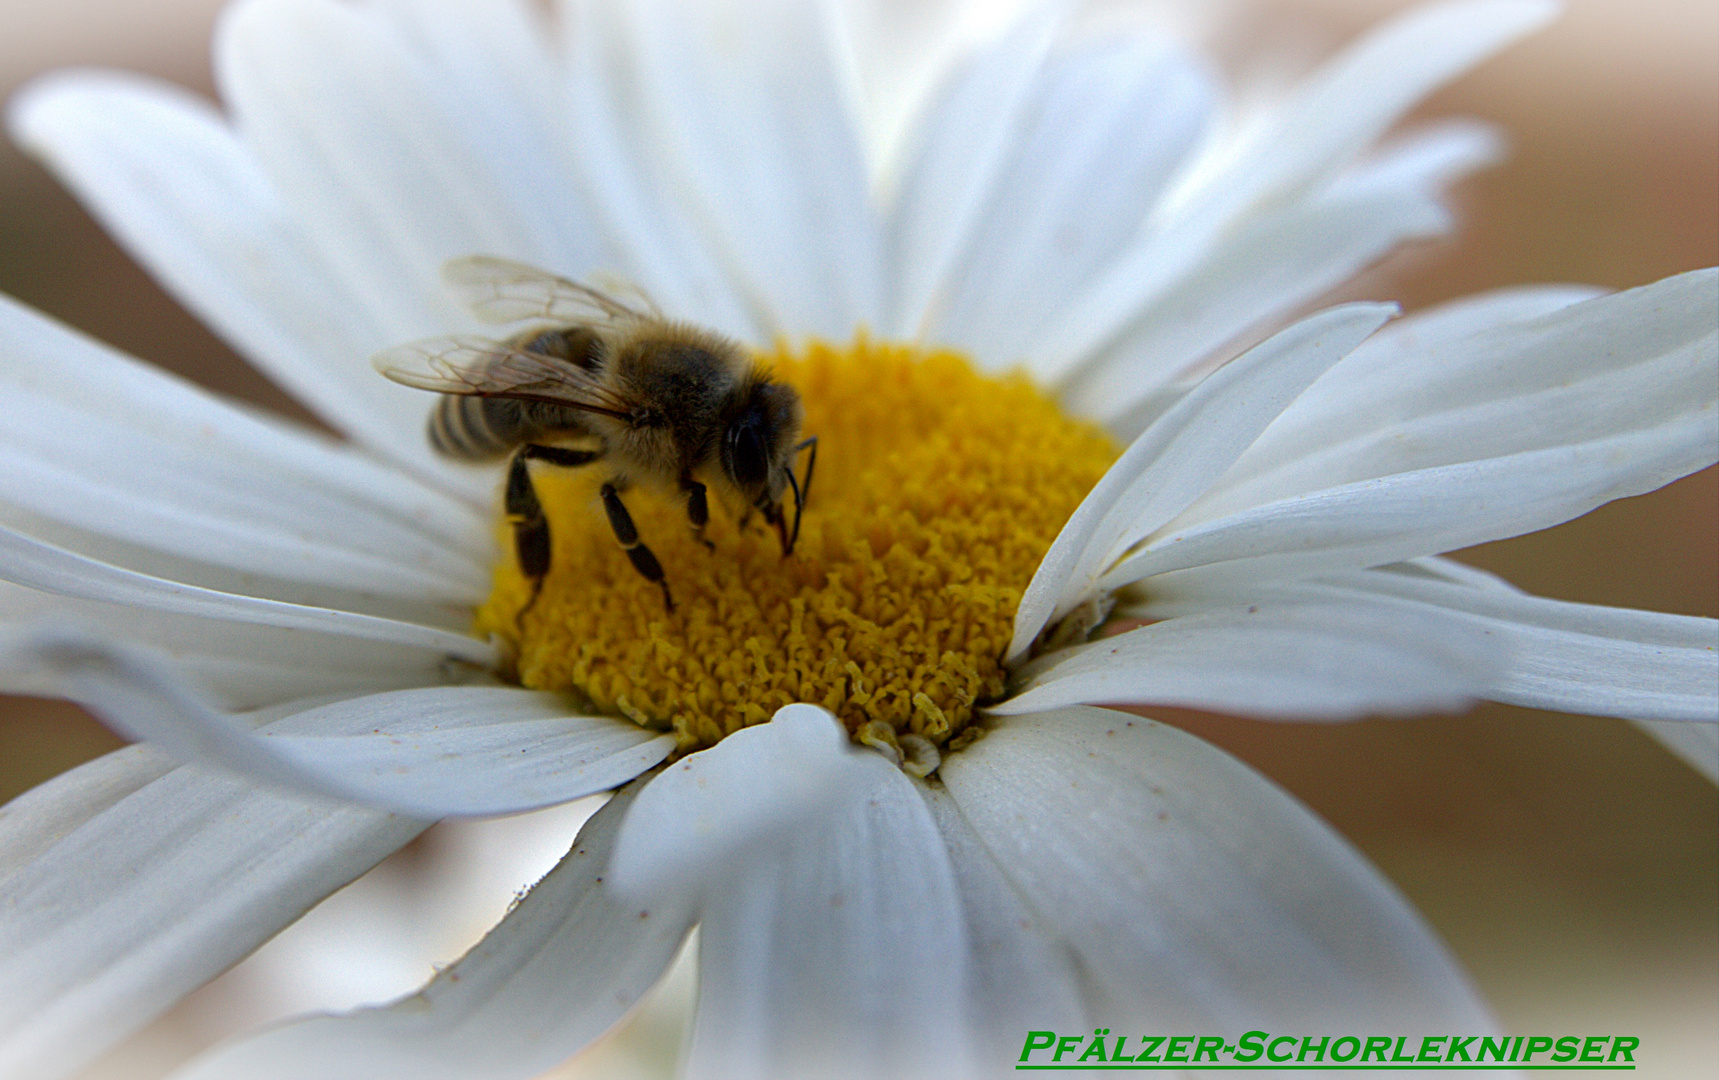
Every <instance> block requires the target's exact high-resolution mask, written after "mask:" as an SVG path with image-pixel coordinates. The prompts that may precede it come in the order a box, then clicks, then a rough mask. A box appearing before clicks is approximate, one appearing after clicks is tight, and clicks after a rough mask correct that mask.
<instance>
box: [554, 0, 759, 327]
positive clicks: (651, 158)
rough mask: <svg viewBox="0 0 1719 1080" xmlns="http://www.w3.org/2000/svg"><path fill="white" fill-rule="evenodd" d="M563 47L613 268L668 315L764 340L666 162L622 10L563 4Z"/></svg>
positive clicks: (588, 180) (753, 310)
mask: <svg viewBox="0 0 1719 1080" xmlns="http://www.w3.org/2000/svg"><path fill="white" fill-rule="evenodd" d="M554 7H555V23H556V29H557V30H558V36H557V43H558V44H559V46H560V50H561V52H562V54H563V55H565V56H566V58H567V60H566V71H565V80H564V91H563V93H562V94H561V95H560V96H559V99H558V100H559V101H561V102H564V103H565V106H566V108H567V111H568V121H569V123H570V124H571V127H572V140H573V141H572V142H571V144H570V147H571V151H572V153H573V155H574V157H575V158H576V159H577V162H578V174H577V175H578V179H579V181H580V185H581V186H580V187H579V189H578V197H579V198H581V200H582V201H584V202H587V203H588V204H589V205H590V207H591V211H592V213H593V214H596V215H598V216H600V217H601V219H602V221H603V223H604V225H605V231H606V233H607V234H608V236H609V237H610V248H611V251H612V259H613V260H614V262H613V267H612V269H614V270H615V271H616V272H618V273H620V274H621V275H623V276H624V277H626V278H628V279H630V280H633V281H636V282H637V283H638V284H639V285H641V286H643V287H644V288H646V289H647V290H648V291H649V292H650V294H651V296H652V297H653V298H654V299H655V300H656V301H657V302H658V303H659V304H660V305H661V306H662V308H663V310H664V311H671V312H674V313H675V314H676V315H677V316H678V317H681V318H686V319H689V320H692V321H694V322H697V323H699V324H700V325H703V326H708V327H711V328H712V329H715V330H720V331H722V332H724V333H727V334H732V335H733V336H735V337H737V338H740V339H741V340H745V341H751V342H753V343H754V344H759V345H763V344H766V343H768V342H769V341H770V340H771V336H772V334H773V333H774V331H773V329H772V328H771V318H772V316H771V315H770V312H769V310H768V308H767V306H765V307H760V306H759V304H760V303H761V300H760V298H759V297H757V296H755V295H748V294H747V288H746V287H745V286H744V285H743V284H741V282H742V281H743V279H744V274H743V273H742V272H741V270H740V268H738V267H736V266H734V265H732V264H731V263H730V262H725V261H724V253H723V252H722V251H721V250H720V244H719V243H718V242H714V241H712V239H711V238H710V237H709V235H708V232H707V231H706V230H704V229H702V228H701V225H700V222H699V221H698V220H697V216H696V214H695V213H694V212H693V210H692V209H690V207H689V202H690V200H689V199H688V198H687V197H686V193H685V191H684V185H683V184H682V183H681V178H680V177H679V176H677V175H674V174H673V171H672V170H670V169H665V168H664V167H663V164H662V161H661V160H660V158H661V154H662V151H663V145H662V140H660V139H659V138H657V137H656V129H655V128H654V126H653V124H652V122H651V120H650V119H649V115H648V109H649V105H648V102H647V101H646V100H645V99H646V97H647V95H646V94H645V93H644V92H643V88H642V86H641V84H640V79H641V76H640V74H639V72H638V69H637V65H636V63H635V58H634V56H633V50H632V49H631V48H630V47H629V45H628V43H627V32H626V28H625V26H624V25H623V24H624V22H625V19H624V14H623V12H622V11H621V10H619V6H618V5H615V4H611V3H607V2H604V0H559V2H557V3H556V4H555V5H554Z"/></svg>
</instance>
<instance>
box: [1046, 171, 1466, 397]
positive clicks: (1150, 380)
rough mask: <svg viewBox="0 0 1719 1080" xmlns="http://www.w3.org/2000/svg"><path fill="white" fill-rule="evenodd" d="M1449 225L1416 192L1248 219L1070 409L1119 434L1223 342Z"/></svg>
mask: <svg viewBox="0 0 1719 1080" xmlns="http://www.w3.org/2000/svg"><path fill="white" fill-rule="evenodd" d="M1449 225H1450V215H1449V214H1448V213H1446V212H1445V210H1444V209H1443V208H1442V207H1441V206H1439V204H1438V202H1437V201H1436V200H1435V199H1434V198H1432V197H1431V196H1429V195H1424V194H1422V193H1420V192H1415V191H1410V192H1406V193H1404V192H1386V193H1382V194H1364V195H1351V196H1344V197H1331V198H1326V199H1320V200H1318V201H1316V202H1311V203H1307V204H1303V205H1299V206H1296V207H1295V208H1293V209H1290V210H1285V211H1283V212H1281V213H1278V214H1274V215H1272V216H1271V217H1269V218H1264V219H1261V220H1259V221H1256V222H1250V223H1248V227H1247V228H1245V229H1242V230H1239V231H1238V233H1237V234H1236V235H1235V236H1234V237H1233V238H1231V239H1229V240H1226V241H1225V242H1224V243H1222V244H1220V245H1218V246H1217V247H1215V248H1214V249H1213V251H1212V252H1211V254H1210V255H1209V256H1208V257H1207V258H1206V260H1205V261H1204V262H1202V263H1201V264H1200V265H1199V266H1197V267H1192V268H1190V270H1189V272H1188V273H1187V274H1186V275H1184V276H1183V277H1182V279H1181V280H1180V281H1179V282H1178V283H1177V284H1176V287H1175V288H1173V289H1170V290H1169V291H1167V292H1166V293H1165V294H1164V295H1163V296H1161V297H1159V298H1158V299H1157V300H1156V301H1154V302H1153V303H1152V304H1151V305H1149V306H1147V307H1145V308H1143V309H1142V310H1141V312H1140V315H1139V318H1138V319H1137V321H1136V329H1135V330H1133V331H1131V332H1130V333H1128V334H1126V335H1124V336H1123V337H1122V338H1121V339H1120V340H1119V341H1118V342H1117V343H1116V344H1115V345H1114V346H1112V347H1110V348H1109V349H1107V350H1106V351H1105V353H1104V354H1103V356H1102V359H1101V360H1099V361H1097V362H1094V363H1092V364H1089V365H1087V367H1085V368H1084V369H1083V370H1082V371H1081V372H1080V373H1079V374H1078V375H1077V376H1076V377H1074V378H1072V379H1070V380H1068V381H1067V382H1066V383H1065V384H1064V386H1063V388H1062V390H1061V392H1060V393H1059V395H1058V396H1059V397H1060V398H1061V399H1062V402H1063V405H1064V406H1065V407H1066V408H1067V409H1068V410H1069V411H1070V412H1073V413H1076V414H1078V415H1081V416H1089V417H1092V418H1093V419H1095V420H1098V421H1100V422H1102V423H1104V424H1105V425H1107V426H1109V427H1111V429H1112V430H1113V431H1114V430H1116V429H1117V427H1118V426H1119V421H1123V420H1125V418H1126V417H1127V416H1128V415H1129V414H1130V413H1132V412H1133V411H1134V410H1135V409H1137V408H1138V407H1139V405H1140V402H1141V401H1142V400H1143V399H1145V398H1146V397H1147V396H1148V395H1150V394H1152V393H1153V392H1155V391H1158V390H1161V389H1163V387H1164V386H1166V385H1167V384H1169V383H1170V382H1171V380H1172V379H1173V378H1175V377H1176V376H1178V375H1180V374H1182V373H1183V372H1185V371H1187V370H1189V369H1190V368H1194V367H1198V366H1199V364H1200V362H1201V361H1202V360H1205V359H1207V358H1209V357H1211V356H1212V355H1213V354H1215V353H1218V352H1219V351H1220V350H1221V349H1222V347H1223V346H1226V345H1230V344H1232V343H1233V342H1235V341H1236V339H1237V338H1239V337H1242V336H1243V335H1245V334H1247V333H1249V332H1251V331H1254V330H1256V329H1257V328H1258V327H1260V326H1262V325H1266V324H1268V323H1269V322H1270V321H1271V320H1273V319H1275V318H1280V317H1282V316H1283V315H1286V314H1288V313H1290V312H1292V311H1294V310H1295V309H1297V308H1300V307H1303V306H1305V305H1306V304H1308V303H1309V302H1311V301H1313V300H1314V299H1316V298H1318V297H1319V296H1321V295H1323V294H1324V293H1326V292H1329V291H1330V290H1331V289H1333V288H1335V287H1336V286H1338V285H1340V284H1342V283H1343V282H1344V281H1347V280H1348V279H1349V278H1351V277H1353V276H1354V275H1355V274H1356V273H1358V272H1359V271H1360V270H1362V269H1363V268H1365V267H1366V266H1368V265H1369V264H1371V263H1372V262H1374V261H1375V260H1377V259H1379V258H1380V257H1382V256H1383V255H1385V254H1386V253H1388V252H1389V251H1390V250H1391V249H1392V248H1394V247H1396V246H1397V245H1398V244H1399V243H1402V242H1403V241H1405V240H1408V239H1411V238H1414V237H1426V236H1436V235H1438V234H1439V233H1442V232H1445V231H1447V229H1448V228H1449Z"/></svg>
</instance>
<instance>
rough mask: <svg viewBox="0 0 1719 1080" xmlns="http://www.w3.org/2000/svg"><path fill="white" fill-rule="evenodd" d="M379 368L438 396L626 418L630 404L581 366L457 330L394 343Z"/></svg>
mask: <svg viewBox="0 0 1719 1080" xmlns="http://www.w3.org/2000/svg"><path fill="white" fill-rule="evenodd" d="M371 363H373V364H374V365H375V366H376V370H377V371H379V372H381V373H382V374H383V375H386V376H387V377H388V378H390V379H392V380H394V381H395V382H397V383H401V384H403V385H405V386H411V387H416V388H417V389H419V390H430V391H434V392H435V393H438V394H464V395H472V396H478V397H510V398H521V399H524V400H529V401H547V402H550V403H551V404H555V405H566V406H569V407H571V408H575V409H583V410H585V411H586V412H596V413H606V414H608V415H610V416H615V417H619V418H621V419H628V418H629V417H631V416H632V413H633V408H632V403H631V402H629V401H627V400H626V399H625V398H623V397H621V396H620V395H619V394H616V393H614V392H613V391H611V390H609V389H608V388H607V387H605V386H603V385H602V383H600V382H598V380H597V379H596V378H595V377H593V376H592V374H591V373H590V372H588V371H586V370H585V369H584V368H582V367H579V366H578V365H577V364H572V363H569V362H568V361H566V360H562V359H559V358H557V357H553V356H545V355H544V354H542V353H534V352H526V351H524V350H523V349H515V348H511V347H509V346H507V345H503V344H502V343H500V342H498V341H491V340H489V339H488V338H481V337H472V336H470V335H463V334H458V335H454V336H452V337H439V338H429V339H427V340H424V341H414V342H411V343H410V344H406V345H396V346H395V347H394V348H392V349H385V350H383V351H382V352H379V353H377V354H376V356H375V358H374V359H373V360H372V361H371Z"/></svg>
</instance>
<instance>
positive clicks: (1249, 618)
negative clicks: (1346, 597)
mask: <svg viewBox="0 0 1719 1080" xmlns="http://www.w3.org/2000/svg"><path fill="white" fill-rule="evenodd" d="M1510 648H1511V638H1510V635H1509V633H1508V632H1507V631H1506V630H1505V629H1504V628H1503V627H1499V628H1496V629H1493V628H1490V627H1485V626H1476V625H1475V624H1474V622H1473V621H1472V620H1469V619H1465V618H1461V617H1459V616H1455V615H1450V614H1446V613H1442V612H1438V611H1434V610H1431V609H1428V608H1424V607H1419V606H1417V605H1414V604H1404V603H1396V602H1392V601H1390V600H1386V599H1368V598H1365V597H1361V596H1356V597H1354V598H1353V599H1352V601H1351V602H1349V603H1335V602H1330V601H1326V602H1323V603H1321V602H1295V601H1277V602H1273V601H1271V600H1266V599H1263V598H1262V599H1260V600H1259V602H1257V603H1250V604H1243V605H1234V604H1232V605H1224V606H1221V607H1216V606H1215V607H1213V609H1211V610H1206V611H1202V612H1200V613H1198V614H1192V615H1184V616H1181V617H1180V618H1171V619H1167V620H1166V621H1164V622H1160V623H1155V624H1153V625H1151V626H1144V627H1141V628H1139V629H1137V630H1130V631H1128V632H1127V633H1124V634H1118V635H1116V636H1115V637H1110V638H1105V639H1103V640H1101V641H1095V642H1092V643H1090V644H1087V645H1081V646H1077V647H1075V648H1073V649H1068V650H1064V651H1062V652H1055V653H1050V654H1047V655H1046V656H1044V657H1042V658H1041V659H1039V660H1037V661H1035V662H1034V663H1033V664H1031V665H1029V666H1028V668H1027V669H1025V674H1026V675H1027V679H1026V681H1025V682H1024V683H1023V684H1022V685H1020V686H1019V687H1018V688H1016V689H1015V691H1014V692H1013V693H1012V694H1011V695H1010V697H1009V699H1008V700H1007V701H1004V702H1002V703H1000V704H997V705H993V706H990V707H988V708H987V710H986V711H987V712H989V713H994V714H997V715H1015V714H1019V713H1028V712H1036V711H1040V710H1044V709H1050V708H1056V707H1058V706H1062V705H1074V704H1088V703H1091V704H1097V703H1103V702H1125V703H1130V704H1154V705H1179V706H1186V707H1189V708H1196V709H1210V710H1213V711H1217V712H1228V713H1238V714H1241V715H1245V716H1266V717H1295V718H1300V719H1307V718H1324V719H1334V720H1341V719H1350V718H1354V717H1358V716H1363V715H1366V714H1369V713H1415V712H1433V711H1440V712H1445V711H1451V710H1456V709H1460V708H1463V707H1464V706H1466V705H1468V704H1469V703H1471V702H1472V701H1473V700H1474V699H1476V698H1478V697H1482V696H1486V695H1488V692H1489V691H1490V690H1491V688H1492V687H1493V686H1494V684H1495V683H1496V681H1497V679H1498V677H1499V675H1500V673H1501V672H1502V671H1503V669H1504V667H1505V665H1506V663H1507V657H1508V656H1509V650H1510Z"/></svg>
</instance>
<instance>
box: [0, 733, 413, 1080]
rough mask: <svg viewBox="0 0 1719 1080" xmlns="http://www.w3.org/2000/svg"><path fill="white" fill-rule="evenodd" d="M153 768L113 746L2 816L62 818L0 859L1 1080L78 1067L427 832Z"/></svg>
mask: <svg viewBox="0 0 1719 1080" xmlns="http://www.w3.org/2000/svg"><path fill="white" fill-rule="evenodd" d="M122 756H123V759H122ZM158 770H159V759H158V758H155V757H153V756H152V755H151V754H150V752H148V751H143V750H140V749H137V748H133V749H130V750H127V751H121V752H120V754H118V755H112V756H110V757H109V758H106V759H102V761H100V762H97V763H95V764H94V767H93V768H92V767H91V766H85V767H84V768H83V769H80V770H76V771H74V772H73V773H70V774H66V775H65V776H62V777H60V778H57V779H56V780H53V781H50V782H49V784H48V785H47V786H46V787H45V788H44V789H38V791H36V792H32V793H30V794H29V795H26V796H25V797H24V798H23V799H20V800H19V801H18V802H17V803H14V804H12V806H9V807H8V808H7V809H6V810H5V811H3V812H0V813H4V814H5V815H6V817H5V818H0V820H5V821H7V822H8V824H12V823H13V821H14V819H13V816H12V815H13V813H14V810H13V808H14V807H16V808H17V812H18V813H19V814H21V815H22V817H23V818H24V820H25V821H26V822H28V821H30V820H31V819H32V818H36V817H37V816H38V811H42V810H44V809H47V808H51V809H52V812H53V813H54V814H55V815H56V816H57V817H58V820H57V821H53V822H50V821H47V820H36V821H35V825H36V827H37V830H38V832H41V831H44V830H51V835H47V836H38V838H37V841H36V842H35V843H33V844H32V845H31V847H32V849H33V850H30V851H29V852H28V853H27V855H26V857H25V858H22V859H20V860H17V861H11V860H8V861H6V862H5V863H3V864H0V911H3V912H5V918H3V919H0V1077H5V1078H6V1080H52V1078H54V1077H60V1076H65V1075H68V1074H70V1073H72V1072H74V1071H75V1070H76V1069H78V1068H79V1067H80V1066H82V1065H84V1064H86V1063H87V1062H89V1061H90V1060H91V1059H93V1058H95V1057H97V1056H99V1055H100V1054H101V1053H102V1052H103V1051H104V1050H106V1049H108V1048H109V1047H111V1046H113V1045H114V1044H116V1043H118V1042H120V1041H122V1040H123V1039H124V1038H126V1036H128V1035H130V1034H131V1033H132V1032H134V1031H136V1030H137V1029H139V1028H141V1027H142V1026H143V1025H145V1024H146V1023H148V1022H149V1021H150V1020H152V1019H154V1018H155V1017H156V1016H158V1015H160V1014H161V1013H162V1012H165V1011H166V1010H167V1009H168V1008H169V1007H171V1006H172V1005H173V1003H174V1002H175V1001H177V1000H178V999H179V998H180V997H182V996H183V995H185V994H186V993H189V992H190V991H191V990H193V989H195V988H196V987H197V986H199V985H201V984H202V983H203V982H205V981H207V980H208V979H210V978H213V977H214V976H215V975H217V974H219V973H220V972H221V971H223V970H225V969H226V968H227V967H228V966H230V965H231V964H233V963H234V962H235V961H237V960H239V959H240V958H241V957H243V956H245V955H246V954H248V953H250V952H251V950H253V949H255V948H256V947H257V946H258V945H261V944H262V943H263V942H264V941H266V940H268V939H269V938H270V937H272V936H273V935H274V934H275V933H276V932H277V931H279V930H280V929H281V928H282V927H284V926H286V925H287V924H288V923H291V922H292V921H294V920H295V919H297V918H298V917H299V916H300V915H302V914H304V913H305V911H307V910H308V909H309V908H310V907H311V906H312V905H314V904H315V903H316V902H317V901H319V900H321V899H322V898H323V897H324V896H327V895H328V894H329V893H331V892H333V891H334V890H336V889H338V888H340V887H341V886H342V885H345V884H346V883H347V882H349V881H351V880H352V879H353V878H355V877H357V876H358V875H359V874H362V873H363V872H364V871H366V870H368V869H369V868H370V867H372V866H374V865H375V864H376V863H377V862H379V861H381V860H382V859H383V858H384V857H385V856H387V855H388V854H389V853H390V852H392V851H394V850H395V849H397V848H399V847H400V846H401V845H403V844H405V843H406V842H407V841H408V840H410V839H411V838H412V837H414V836H416V835H417V834H418V833H419V832H420V831H422V830H423V828H424V826H425V824H426V823H425V822H422V821H414V820H411V819H408V818H403V817H397V816H394V815H392V814H387V813H383V812H380V811H376V810H369V809H365V808H361V807H356V806H350V805H341V804H336V803H329V802H324V801H320V800H319V801H305V800H303V799H300V798H296V797H293V796H289V795H284V794H278V793H274V792H269V791H265V790H261V789H258V788H255V787H253V786H251V785H249V784H247V783H245V782H243V781H239V780H234V779H231V778H228V777H223V776H217V775H213V774H210V773H205V772H202V771H200V770H198V769H196V768H194V767H190V766H186V767H181V768H177V769H173V770H172V771H170V772H167V773H166V774H165V775H157V776H155V777H153V778H152V777H151V774H156V773H158ZM104 804H105V805H104ZM61 815H63V816H61Z"/></svg>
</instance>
